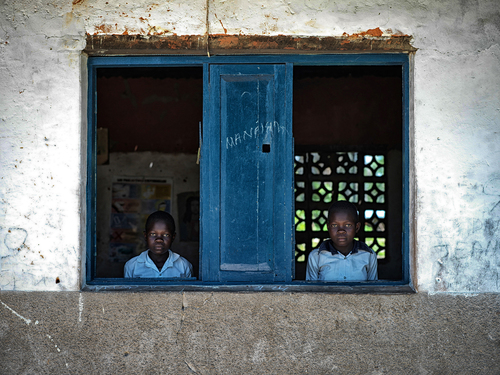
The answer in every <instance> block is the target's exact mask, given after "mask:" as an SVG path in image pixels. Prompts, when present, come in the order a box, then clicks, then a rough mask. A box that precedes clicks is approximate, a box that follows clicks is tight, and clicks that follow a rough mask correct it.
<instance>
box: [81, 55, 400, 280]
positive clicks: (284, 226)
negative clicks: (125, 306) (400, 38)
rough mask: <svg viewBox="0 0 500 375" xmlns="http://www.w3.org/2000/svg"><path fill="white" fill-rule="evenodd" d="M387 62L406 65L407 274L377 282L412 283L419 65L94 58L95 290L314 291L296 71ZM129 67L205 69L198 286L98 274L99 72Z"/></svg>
mask: <svg viewBox="0 0 500 375" xmlns="http://www.w3.org/2000/svg"><path fill="white" fill-rule="evenodd" d="M387 65H392V66H400V67H401V72H402V114H403V116H402V117H403V118H402V125H403V126H402V127H403V132H402V133H403V139H402V148H403V150H402V154H403V171H402V175H403V176H402V181H403V187H402V190H403V202H402V207H403V210H402V211H403V220H402V222H403V230H402V236H403V240H402V249H401V252H402V259H403V270H402V278H401V280H398V281H393V282H387V281H380V282H373V283H372V284H373V285H408V284H409V282H410V276H409V232H410V231H409V204H410V202H409V168H410V165H409V154H410V152H409V93H410V89H409V77H410V76H409V68H410V65H409V56H408V55H407V54H353V55H344V54H338V55H263V56H254V55H252V56H213V57H207V56H140V57H89V60H88V77H89V78H88V79H89V80H88V108H89V110H88V143H87V147H88V163H87V166H88V169H87V202H86V203H87V228H86V229H87V239H86V240H87V269H86V276H87V285H129V284H133V285H151V284H155V285H164V284H168V285H170V286H172V287H175V286H182V287H183V288H184V287H186V285H191V286H193V288H196V286H197V285H198V286H200V287H203V286H204V285H205V286H206V285H214V284H224V285H227V284H232V285H242V284H248V285H251V284H272V285H275V284H276V283H278V284H282V285H291V284H293V285H297V286H298V287H300V286H301V285H302V286H310V285H311V284H308V283H305V282H298V281H293V274H294V217H295V211H294V190H293V189H294V165H293V160H294V144H293V130H292V113H293V108H292V105H293V102H292V96H293V84H292V82H293V67H294V66H387ZM123 67H127V68H134V67H137V68H139V67H200V68H201V69H202V70H203V132H202V146H201V159H200V164H201V169H200V198H201V207H200V211H201V212H200V232H201V234H200V274H199V278H198V279H197V280H132V279H114V278H98V277H96V271H95V270H96V218H95V209H96V198H95V192H96V158H95V155H96V122H97V83H96V76H97V70H98V69H100V68H123ZM354 284H355V285H358V284H356V283H354ZM327 285H328V284H327Z"/></svg>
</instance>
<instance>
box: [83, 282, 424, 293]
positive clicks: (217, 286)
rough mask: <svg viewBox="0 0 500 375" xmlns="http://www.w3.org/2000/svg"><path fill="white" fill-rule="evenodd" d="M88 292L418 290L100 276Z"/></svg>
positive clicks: (387, 286) (398, 286)
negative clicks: (108, 277) (109, 277)
mask: <svg viewBox="0 0 500 375" xmlns="http://www.w3.org/2000/svg"><path fill="white" fill-rule="evenodd" d="M82 291H86V292H112V291H113V292H115V291H129V292H152V291H159V292H287V293H333V294H410V293H415V292H416V291H415V290H414V289H413V288H412V287H411V286H410V285H408V284H407V283H403V282H401V281H378V282H361V283H326V282H314V283H313V282H305V281H296V282H292V283H288V284H258V283H256V284H252V283H231V284H224V283H207V282H201V281H191V280H189V281H184V282H183V281H179V280H177V281H172V280H170V281H169V280H157V279H155V280H151V279H146V280H145V279H141V280H139V279H129V280H125V279H97V280H93V281H91V282H88V283H87V285H85V286H84V287H83V288H82Z"/></svg>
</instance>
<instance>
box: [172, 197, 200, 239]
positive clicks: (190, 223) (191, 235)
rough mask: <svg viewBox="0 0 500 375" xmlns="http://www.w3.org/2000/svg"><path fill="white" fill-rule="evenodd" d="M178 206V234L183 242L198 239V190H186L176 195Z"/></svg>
mask: <svg viewBox="0 0 500 375" xmlns="http://www.w3.org/2000/svg"><path fill="white" fill-rule="evenodd" d="M177 207H178V208H179V235H180V240H181V241H183V242H198V241H199V240H200V192H199V191H193V192H186V193H181V194H178V195H177Z"/></svg>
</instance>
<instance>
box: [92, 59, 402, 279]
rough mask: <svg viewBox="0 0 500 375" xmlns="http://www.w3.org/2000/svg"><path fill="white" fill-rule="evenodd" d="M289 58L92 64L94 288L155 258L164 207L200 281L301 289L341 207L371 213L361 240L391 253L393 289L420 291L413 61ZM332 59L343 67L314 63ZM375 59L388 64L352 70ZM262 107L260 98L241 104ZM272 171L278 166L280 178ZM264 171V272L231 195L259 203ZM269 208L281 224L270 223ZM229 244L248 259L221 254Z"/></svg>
mask: <svg viewBox="0 0 500 375" xmlns="http://www.w3.org/2000/svg"><path fill="white" fill-rule="evenodd" d="M287 58H288V57H287ZM287 58H284V57H283V56H279V57H276V59H277V62H276V61H274V60H273V59H271V60H270V59H269V57H265V58H264V57H260V59H263V60H262V61H265V62H264V63H262V61H261V60H259V57H255V58H252V57H241V58H240V57H234V56H233V57H231V56H229V57H222V56H219V57H212V58H211V59H207V58H205V57H191V58H179V57H177V58H175V59H172V57H159V58H155V59H149V58H148V57H141V58H137V59H134V58H123V60H122V59H121V58H110V59H108V58H95V60H94V58H91V59H90V60H89V66H90V67H92V65H93V64H95V66H94V67H92V69H90V70H89V72H90V74H89V87H90V88H91V90H90V91H89V92H90V94H89V105H90V106H91V107H90V108H92V111H91V114H89V120H90V122H91V123H92V124H93V127H92V128H90V129H89V174H88V175H89V177H88V178H89V189H88V194H87V200H88V207H89V208H90V210H89V216H88V220H89V221H88V223H89V224H88V227H87V228H88V229H89V237H88V243H89V252H88V253H87V255H88V256H87V259H88V261H89V264H90V267H89V269H88V270H87V276H88V281H92V282H93V283H97V284H99V283H103V281H102V280H103V279H106V278H121V277H123V266H124V264H125V261H126V260H127V259H129V258H131V257H133V256H135V255H137V253H139V252H140V251H141V244H140V242H142V241H141V240H142V235H141V233H142V230H143V227H144V223H143V222H144V220H145V218H146V217H147V215H148V214H150V213H151V212H152V211H154V210H155V209H158V208H160V209H165V210H166V211H169V212H170V213H171V214H172V215H173V216H174V219H175V221H176V224H177V238H176V241H175V242H174V246H173V247H172V249H173V250H174V251H176V252H178V253H179V254H181V255H182V256H184V257H185V258H186V259H188V260H189V261H190V262H191V264H192V265H193V268H194V275H195V276H197V278H198V279H199V280H201V281H203V282H234V281H236V282H250V283H252V282H262V283H269V282H271V283H272V282H274V283H276V282H289V281H291V280H297V281H301V280H304V278H305V266H306V261H307V256H308V254H309V252H310V251H311V250H313V249H314V248H316V247H317V246H319V244H320V242H321V241H323V240H324V239H326V238H327V236H328V234H327V231H326V221H327V217H326V212H327V209H328V206H329V204H330V203H331V202H332V201H334V200H337V199H345V200H349V201H351V202H353V203H355V204H356V205H357V206H358V208H359V211H360V221H361V222H362V230H361V231H360V232H359V233H358V239H360V240H362V241H365V242H366V243H367V244H368V245H369V246H371V247H372V248H373V249H374V250H375V251H376V252H377V255H378V262H379V265H378V270H379V279H380V280H388V281H404V282H407V281H408V268H407V267H408V261H407V257H408V255H407V249H406V250H405V248H403V244H402V241H403V239H404V240H405V241H406V242H405V246H408V239H407V233H406V234H405V236H403V232H402V230H403V229H402V228H405V229H404V230H406V231H407V230H408V223H403V208H404V209H405V210H407V208H408V203H407V200H408V197H407V194H408V193H407V192H405V191H403V181H406V182H407V180H408V178H409V177H408V166H409V165H408V160H407V159H406V160H405V159H404V155H407V153H408V150H407V147H408V145H407V144H403V141H404V140H405V139H407V138H408V135H407V127H408V113H407V112H405V113H404V116H403V111H407V103H406V101H407V100H408V60H407V57H405V56H396V55H394V56H392V57H391V56H389V57H388V58H387V59H386V56H382V55H371V56H357V57H356V58H355V59H354V60H352V59H353V58H352V57H349V56H347V57H344V56H295V57H293V58H291V61H294V62H292V63H290V62H289V61H288V60H287ZM294 59H295V60H294ZM391 59H393V60H391ZM150 60H151V61H150ZM184 60H186V61H188V63H186V64H187V65H191V67H187V66H182V65H183V63H182V62H183V61H184ZM226 60H227V61H226ZM323 60H324V61H325V64H330V63H333V64H334V65H313V66H309V65H304V64H305V63H308V62H310V61H313V63H319V62H320V61H323ZM344 60H345V61H346V62H347V64H346V65H343V64H342V62H343V61H344ZM361 60H366V61H365V63H366V62H368V63H369V62H370V61H372V60H373V61H375V63H376V64H380V65H364V66H355V65H350V64H352V63H353V62H354V61H356V62H358V61H361ZM94 61H95V62H94ZM134 61H135V63H134ZM387 61H392V64H394V65H391V64H389V65H385V64H386V63H387ZM130 62H132V64H130V65H129V63H130ZM137 62H139V64H137ZM99 64H102V65H99ZM114 64H115V65H114ZM149 64H151V65H154V66H161V67H145V66H147V65H149ZM172 64H174V65H172ZM113 66H114V67H113ZM123 66H129V67H123ZM405 69H406V70H405ZM254 86H255V87H254ZM254 88H255V90H254ZM261 89H262V90H261ZM93 90H94V91H93ZM254 91H255V93H254ZM252 97H255V98H260V99H258V100H257V101H250V102H248V103H247V104H245V105H246V107H245V106H243V105H241V103H243V102H244V100H247V101H248V100H249V99H250V98H252ZM292 98H293V100H292ZM292 101H293V107H292ZM245 103H246V102H245ZM256 103H259V105H258V106H257V107H256V109H255V108H254V107H255V104H256ZM235 108H237V109H238V110H239V112H238V111H236V110H235ZM245 111H246V112H245ZM247 112H248V113H247ZM255 115H257V119H258V120H259V121H258V122H255V119H254V118H253V117H255ZM238 116H240V117H238ZM233 117H234V118H233ZM236 117H238V119H239V118H241V119H242V120H244V121H236V120H237V119H236ZM202 119H203V120H204V121H205V123H204V124H203V127H204V129H205V132H204V133H203V135H202V134H201V121H202ZM252 119H253V122H252ZM262 119H265V120H262ZM292 119H293V121H292ZM257 123H258V125H259V126H258V129H257V130H256V128H255V126H256V125H255V124H257ZM292 124H293V129H292V127H291V125H292ZM250 125H251V127H250ZM238 126H239V127H240V128H241V129H240V128H239V127H238ZM250 129H251V130H252V132H250ZM292 130H293V131H292ZM403 133H404V135H403ZM202 136H203V142H201V138H202ZM292 137H293V138H292ZM243 141H246V143H244V142H243ZM250 141H251V142H253V143H255V145H254V146H255V147H254V148H252V147H253V146H252V145H250V143H251V142H250ZM292 142H293V143H292ZM405 142H406V141H405ZM253 143H252V144H253ZM249 145H250V146H252V147H250V146H249ZM236 146H238V147H236ZM243 146H245V147H243ZM200 147H201V150H202V151H201V165H202V167H203V169H200V166H199V165H198V164H197V162H198V161H200V158H199V157H200V153H199V148H200ZM404 147H406V149H405V148H404ZM228 150H229V151H238V152H234V153H233V154H234V155H229V153H228ZM247 154H248V155H247ZM249 157H250V158H254V159H255V161H256V163H253V164H252V163H250V164H249V163H247V162H248V160H249ZM252 160H253V159H252ZM245 163H247V164H248V165H247V164H245ZM266 163H267V164H266ZM96 164H97V165H96ZM265 165H269V166H273V167H272V168H275V172H273V173H270V174H271V175H272V178H270V179H269V181H267V180H266V179H267V178H268V175H269V173H264V174H262V172H263V171H264V169H263V167H264V166H265ZM403 166H404V168H403ZM266 168H267V167H266ZM253 170H255V173H256V174H255V173H254V174H255V175H256V176H259V178H258V180H257V181H259V183H261V184H262V189H259V190H258V195H257V196H256V197H257V199H256V200H255V201H256V202H258V208H259V209H258V210H257V211H256V212H258V213H259V214H258V215H257V216H256V217H255V218H254V219H255V220H254V221H255V222H256V223H257V226H256V228H257V229H258V231H257V232H258V233H263V234H265V235H264V236H263V237H262V238H260V237H259V246H260V245H262V246H260V247H261V248H262V251H261V253H262V254H260V253H259V254H260V255H256V259H257V260H256V261H255V262H254V263H255V265H254V264H253V263H252V264H249V263H248V259H249V257H247V254H246V253H244V251H242V246H239V245H240V244H242V243H244V242H245V241H247V237H248V236H247V237H245V236H243V235H244V234H245V233H246V232H245V231H240V232H241V233H240V232H238V231H234V230H232V229H231V225H232V223H233V222H236V221H237V219H238V220H240V222H241V223H243V224H242V225H243V226H245V225H246V223H247V222H249V220H248V219H249V218H248V217H244V218H243V219H242V218H241V214H240V213H239V212H236V213H235V212H229V211H231V210H229V211H228V209H227V206H228V198H231V196H233V195H234V194H232V193H231V192H234V191H238V192H239V193H241V194H243V195H242V196H243V197H246V196H248V194H246V192H245V191H244V190H245V189H247V190H248V189H250V190H251V186H252V183H253V182H252V181H251V179H250V180H249V181H248V183H245V178H246V177H248V178H250V177H251V175H252V173H253V172H252V171H253ZM273 170H274V169H273ZM220 171H223V172H220ZM224 171H225V172H224ZM276 171H278V172H279V173H276ZM224 173H226V174H227V176H225V175H224ZM219 174H220V175H219ZM261 174H262V176H261ZM226 177H227V178H226ZM260 177H262V178H260ZM293 178H295V183H294V182H293ZM200 180H201V181H202V189H201V190H202V194H201V196H202V198H203V201H200ZM271 182H272V188H271V189H269V186H271V185H270V183H271ZM259 186H260V185H259ZM294 190H295V194H294ZM282 192H284V195H283V194H282ZM249 193H252V192H251V191H249ZM403 195H405V196H404V197H403ZM249 202H250V201H249ZM252 202H253V201H252ZM292 202H294V204H295V208H294V209H293V204H292ZM405 202H406V203H405ZM200 203H201V204H200ZM252 204H253V203H252ZM249 205H250V203H249ZM233 206H234V207H240V206H239V205H237V204H235V205H233ZM153 207H154V209H152V208H153ZM231 207H232V206H231ZM266 210H269V211H270V212H272V213H273V214H272V215H271V216H270V218H271V217H272V219H269V218H267V216H265V215H264V216H262V215H260V212H261V211H262V213H264V212H267V211H266ZM406 213H407V212H406V211H405V214H406ZM200 215H202V217H201V221H200V220H199V219H200ZM231 215H232V216H231ZM261 216H262V217H261ZM245 220H246V221H245ZM252 220H253V219H252ZM266 221H267V222H266ZM221 222H222V225H221V224H214V223H221ZM260 223H263V224H262V225H263V227H262V228H260V226H261V224H260ZM264 224H265V225H264ZM217 225H219V226H218V227H217ZM252 225H253V224H252ZM263 228H273V231H274V232H273V233H271V231H268V230H264V229H263ZM261 229H262V230H261ZM227 234H229V236H227ZM283 234H284V235H283ZM266 236H267V237H266ZM294 236H295V257H294V256H293V254H294V249H293V244H294V241H293V239H294ZM228 239H230V240H231V241H232V242H231V243H235V244H237V246H233V248H234V249H236V250H237V251H236V252H232V253H230V252H228V249H227V246H225V245H224V246H220V243H221V242H222V243H223V244H224V243H226V242H227V243H229V242H228ZM224 241H225V242H224ZM247 242H248V241H247ZM250 242H251V241H250ZM268 243H273V245H272V246H268ZM200 244H201V247H200ZM276 244H279V245H278V246H276ZM247 247H248V246H247ZM277 249H278V250H277ZM142 250H145V248H143V249H142ZM245 251H246V252H248V251H251V246H250V247H248V249H246V250H245ZM259 251H260V250H259ZM403 253H404V254H403ZM256 254H257V252H256ZM261 255H262V256H261ZM229 257H232V258H231V259H229ZM261 258H262V259H261ZM404 259H406V261H403V260H404ZM247 263H248V264H247ZM403 267H405V268H404V270H403ZM110 282H111V283H113V282H115V281H110ZM148 282H150V280H149V281H144V282H143V283H148ZM298 285H302V284H301V283H298Z"/></svg>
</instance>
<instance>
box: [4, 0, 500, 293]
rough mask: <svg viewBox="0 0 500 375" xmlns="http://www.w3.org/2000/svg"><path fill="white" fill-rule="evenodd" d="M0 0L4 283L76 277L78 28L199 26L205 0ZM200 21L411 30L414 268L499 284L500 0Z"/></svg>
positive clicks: (440, 285) (434, 285) (42, 285)
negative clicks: (44, 0) (414, 49)
mask: <svg viewBox="0 0 500 375" xmlns="http://www.w3.org/2000/svg"><path fill="white" fill-rule="evenodd" d="M1 7H2V12H1V13H2V19H1V23H2V28H1V31H0V41H1V42H0V55H1V60H0V61H1V62H0V70H1V74H0V77H1V78H0V80H1V97H2V100H1V104H0V105H1V108H0V112H1V119H0V124H1V127H2V133H1V154H2V157H1V161H0V163H1V172H0V173H1V185H0V204H1V206H0V207H1V209H0V218H1V221H0V237H1V238H2V241H1V242H0V256H1V258H0V259H1V260H0V262H1V263H0V274H1V278H0V287H1V288H2V289H4V290H77V289H78V288H79V287H80V272H79V269H80V268H81V256H82V254H83V253H84V250H83V249H82V246H81V243H82V240H81V237H82V235H83V234H82V233H83V232H82V230H81V228H80V217H81V212H82V197H83V192H82V189H81V187H82V186H83V185H82V184H84V179H82V178H83V177H84V168H83V167H84V165H82V160H83V161H85V158H82V153H84V152H85V150H84V148H82V141H81V134H85V133H84V130H85V126H86V125H85V123H84V121H83V120H82V114H85V110H86V108H84V104H83V103H84V101H83V100H82V98H81V97H82V95H83V94H84V92H85V82H82V81H81V77H80V69H81V66H80V64H81V61H82V60H81V59H80V56H81V51H82V50H83V48H84V45H85V35H86V33H90V34H149V35H171V34H174V33H175V34H178V35H182V34H195V35H196V34H198V35H203V34H204V33H205V31H206V30H207V24H206V19H207V13H206V12H207V3H206V2H204V1H198V2H189V3H186V2H182V1H171V2H166V3H162V4H160V5H159V4H156V3H153V2H150V1H136V2H130V3H128V2H124V1H120V2H113V4H109V2H105V1H97V0H93V1H85V0H80V1H76V0H75V1H73V2H70V1H52V2H50V3H48V4H47V3H42V2H35V3H33V2H31V1H5V2H4V3H3V4H2V6H1ZM208 20H209V25H208V26H209V27H208V30H209V32H210V33H214V34H225V33H227V34H246V35H252V34H256V35H277V34H290V35H310V36H341V35H342V34H344V33H346V34H355V33H360V32H362V31H364V30H367V29H374V28H377V27H379V28H380V30H381V31H382V33H383V35H382V37H383V36H385V35H401V34H407V35H412V36H413V37H414V46H415V47H417V48H419V50H418V52H417V54H416V56H415V70H414V73H415V74H414V101H413V104H414V129H413V135H414V151H415V160H414V164H413V167H412V170H413V172H414V177H415V179H414V182H415V184H416V187H417V189H416V190H415V192H416V196H415V198H416V199H415V202H416V210H415V212H414V216H415V219H416V222H415V223H414V224H415V228H416V247H415V249H414V253H415V256H416V258H415V261H414V262H413V267H414V270H416V275H417V277H416V280H414V281H415V282H416V285H417V286H418V288H419V290H421V291H429V292H440V291H448V292H474V291H478V292H480V291H499V290H500V285H499V283H498V276H499V267H500V265H499V264H500V258H499V255H498V254H500V251H499V250H500V242H499V240H498V237H499V233H500V232H499V231H500V229H499V228H500V219H499V217H500V215H499V210H500V205H499V204H498V203H499V202H500V189H499V186H500V183H499V182H500V172H499V171H500V165H499V164H500V157H499V156H500V155H499V152H500V146H499V145H500V142H499V140H500V135H499V131H498V125H499V124H498V122H499V118H500V117H499V114H500V113H499V112H500V109H499V107H500V105H499V104H500V99H499V95H498V91H497V88H498V87H499V84H500V74H499V73H500V63H499V60H500V46H499V44H498V42H499V39H500V37H499V35H500V31H499V28H500V13H499V11H498V7H497V4H496V1H449V2H438V3H435V2H431V1H424V2H419V3H407V2H402V1H386V2H384V3H383V4H380V5H372V4H371V2H370V4H368V2H366V3H363V2H362V3H357V4H356V5H353V4H352V3H350V2H329V1H307V0H304V1H292V2H284V1H273V2H262V1H257V2H251V3H250V4H249V3H247V2H241V1H237V0H235V1H210V2H208ZM83 68H84V67H83ZM82 132H83V133H82ZM57 277H58V278H59V280H60V283H58V284H56V283H55V280H56V278H57Z"/></svg>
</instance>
